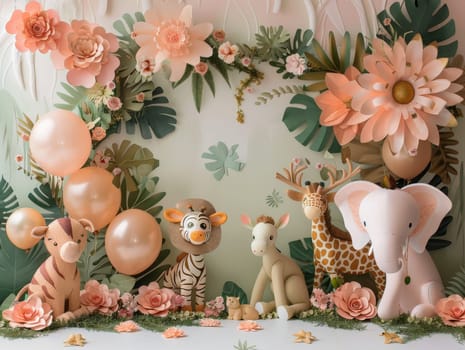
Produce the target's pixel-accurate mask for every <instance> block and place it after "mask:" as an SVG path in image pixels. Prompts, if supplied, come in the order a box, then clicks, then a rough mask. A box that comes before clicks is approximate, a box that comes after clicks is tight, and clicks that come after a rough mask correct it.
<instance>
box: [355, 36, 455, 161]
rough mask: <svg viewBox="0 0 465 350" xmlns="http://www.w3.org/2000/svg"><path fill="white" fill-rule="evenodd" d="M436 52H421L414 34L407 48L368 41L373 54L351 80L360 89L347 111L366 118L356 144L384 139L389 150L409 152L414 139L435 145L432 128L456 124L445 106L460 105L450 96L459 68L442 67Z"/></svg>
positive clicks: (433, 49)
mask: <svg viewBox="0 0 465 350" xmlns="http://www.w3.org/2000/svg"><path fill="white" fill-rule="evenodd" d="M437 53H438V50H437V48H436V47H435V46H432V45H429V46H427V47H425V48H424V47H423V42H422V40H421V37H420V36H419V35H417V36H416V37H415V38H414V39H413V40H411V41H410V42H409V43H408V44H406V43H405V41H404V39H403V38H399V39H398V40H397V41H396V42H395V43H394V46H393V47H390V46H389V45H388V44H387V43H386V42H384V41H382V40H381V39H377V38H375V39H373V53H372V54H371V55H367V56H365V58H364V66H365V69H366V70H367V71H368V73H366V74H361V75H360V76H359V77H358V79H357V81H358V83H359V84H360V85H361V87H363V88H364V89H363V90H360V91H361V92H360V93H359V94H357V95H355V96H354V98H353V100H352V108H353V109H355V110H358V111H360V112H361V113H362V114H364V115H369V116H370V117H369V118H368V120H367V121H366V122H365V123H364V124H363V126H362V127H361V133H360V141H361V142H370V141H380V140H382V139H384V138H386V137H387V139H388V142H389V145H390V148H391V150H392V152H394V153H398V152H399V151H400V150H401V148H402V147H403V146H405V147H406V149H407V151H409V152H410V153H415V152H416V149H417V148H418V142H419V140H428V141H430V142H431V143H433V144H436V145H437V144H439V132H438V129H437V126H455V125H456V123H457V121H456V120H455V118H454V116H453V115H452V114H451V113H450V112H449V111H448V110H447V108H446V107H447V106H453V105H456V104H457V103H459V102H461V101H462V98H461V97H460V96H459V95H457V94H456V92H457V91H459V90H461V89H462V86H461V85H459V84H455V83H452V82H453V81H454V80H456V79H458V78H459V77H460V76H461V75H462V70H461V69H458V68H446V65H447V59H446V58H438V57H437Z"/></svg>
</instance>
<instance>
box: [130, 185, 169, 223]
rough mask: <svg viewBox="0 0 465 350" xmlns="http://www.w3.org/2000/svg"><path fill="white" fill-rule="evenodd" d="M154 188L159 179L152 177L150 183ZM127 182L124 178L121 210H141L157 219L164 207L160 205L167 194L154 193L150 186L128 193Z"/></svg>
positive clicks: (140, 187)
mask: <svg viewBox="0 0 465 350" xmlns="http://www.w3.org/2000/svg"><path fill="white" fill-rule="evenodd" d="M149 183H150V184H151V185H152V187H154V186H156V185H157V183H158V177H152V178H151V179H150V182H149ZM126 187H127V182H126V178H124V180H123V182H122V183H121V208H122V210H127V209H141V210H144V211H145V212H147V213H149V214H150V215H152V216H153V217H157V216H158V215H159V214H160V213H161V211H162V210H163V207H162V206H161V205H158V204H159V203H160V201H161V200H162V199H163V198H164V197H165V195H166V193H165V192H158V193H154V190H153V188H151V189H150V190H149V189H148V186H139V187H138V188H137V189H136V190H135V191H131V192H130V191H127V190H126Z"/></svg>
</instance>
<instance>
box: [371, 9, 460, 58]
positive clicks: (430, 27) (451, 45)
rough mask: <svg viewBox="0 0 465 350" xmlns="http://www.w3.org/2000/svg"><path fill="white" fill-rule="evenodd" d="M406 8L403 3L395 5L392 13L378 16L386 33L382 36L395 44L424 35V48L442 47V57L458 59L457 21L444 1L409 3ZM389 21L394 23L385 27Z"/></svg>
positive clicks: (384, 11)
mask: <svg viewBox="0 0 465 350" xmlns="http://www.w3.org/2000/svg"><path fill="white" fill-rule="evenodd" d="M404 4H405V9H404V8H403V7H402V5H401V3H399V2H394V3H393V4H392V5H391V6H390V7H389V11H388V10H383V11H381V12H380V13H379V14H378V20H379V22H380V23H381V25H382V26H383V28H384V30H385V33H382V34H380V35H379V36H380V37H381V38H382V39H383V40H385V41H387V42H388V43H389V44H392V43H393V41H394V40H395V39H396V38H397V37H403V38H405V40H406V42H407V43H408V42H409V41H410V40H412V38H413V37H414V36H415V35H416V34H420V35H421V37H422V39H423V44H424V45H429V44H434V45H435V46H437V47H438V57H454V56H455V54H456V52H457V48H458V41H457V40H454V41H451V40H450V39H452V38H453V36H454V35H455V22H454V20H453V19H450V13H449V8H448V7H447V4H442V1H441V0H421V1H418V0H405V2H404ZM386 19H389V20H390V21H388V22H390V24H389V25H388V24H385V23H386V22H385V20H386Z"/></svg>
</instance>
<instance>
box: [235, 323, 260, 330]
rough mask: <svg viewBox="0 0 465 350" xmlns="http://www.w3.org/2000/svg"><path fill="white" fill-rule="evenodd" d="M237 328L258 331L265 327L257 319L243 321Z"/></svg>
mask: <svg viewBox="0 0 465 350" xmlns="http://www.w3.org/2000/svg"><path fill="white" fill-rule="evenodd" d="M237 329H239V330H240V331H245V332H256V331H260V330H262V329H263V327H262V326H260V325H259V324H258V323H257V322H255V321H241V322H240V323H239V326H237Z"/></svg>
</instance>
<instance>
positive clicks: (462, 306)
mask: <svg viewBox="0 0 465 350" xmlns="http://www.w3.org/2000/svg"><path fill="white" fill-rule="evenodd" d="M436 312H437V314H438V315H439V317H441V319H442V321H443V322H444V324H446V325H448V326H453V327H464V326H465V298H462V297H461V296H460V295H458V294H453V295H450V296H449V297H447V298H442V299H440V300H439V301H438V302H437V303H436Z"/></svg>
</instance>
